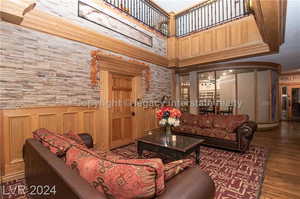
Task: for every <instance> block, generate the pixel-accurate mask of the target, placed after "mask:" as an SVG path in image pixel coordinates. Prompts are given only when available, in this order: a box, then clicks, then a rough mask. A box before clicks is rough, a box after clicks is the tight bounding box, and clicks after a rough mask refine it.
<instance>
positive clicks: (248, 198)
mask: <svg viewBox="0 0 300 199" xmlns="http://www.w3.org/2000/svg"><path fill="white" fill-rule="evenodd" d="M136 149H137V148H136V145H135V144H131V145H128V146H125V147H121V148H117V149H115V150H113V152H114V153H116V154H118V155H121V156H123V157H124V158H131V159H132V158H137V157H138V155H137V150H136ZM143 156H144V157H145V158H157V157H159V158H161V159H162V160H163V162H164V163H168V162H170V161H172V160H171V159H170V158H168V157H167V156H165V155H163V154H157V153H153V152H149V151H144V153H143ZM194 156H195V155H193V154H192V155H190V156H188V157H187V158H190V159H193V160H194V165H195V166H196V164H195V157H194ZM266 159H267V150H266V149H265V148H264V147H260V146H250V148H249V150H248V151H247V152H246V153H245V154H240V153H236V152H231V151H226V150H221V149H215V148H209V147H201V150H200V160H201V162H200V168H201V169H203V170H204V171H205V172H207V173H208V174H209V175H210V177H211V178H212V179H213V181H214V183H215V186H216V195H215V199H258V198H259V196H260V190H261V186H262V183H263V178H264V170H265V164H266Z"/></svg>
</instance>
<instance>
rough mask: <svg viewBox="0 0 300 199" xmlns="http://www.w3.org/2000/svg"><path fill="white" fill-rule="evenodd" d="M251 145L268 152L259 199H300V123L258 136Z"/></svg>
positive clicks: (292, 123) (291, 123) (286, 124)
mask: <svg viewBox="0 0 300 199" xmlns="http://www.w3.org/2000/svg"><path fill="white" fill-rule="evenodd" d="M253 144H256V145H261V146H265V147H267V148H268V149H269V158H268V162H267V168H266V173H265V180H264V184H263V187H262V193H261V197H260V199H300V122H282V123H281V127H280V128H278V129H276V130H272V131H265V132H257V133H256V135H255V137H254V141H253Z"/></svg>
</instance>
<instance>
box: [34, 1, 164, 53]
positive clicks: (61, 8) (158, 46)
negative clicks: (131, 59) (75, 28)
mask: <svg viewBox="0 0 300 199" xmlns="http://www.w3.org/2000/svg"><path fill="white" fill-rule="evenodd" d="M82 1H83V2H86V3H88V4H89V5H92V6H93V7H95V8H96V9H98V10H100V11H102V12H104V13H106V14H108V15H110V16H113V17H115V18H117V19H119V20H120V21H123V22H124V23H126V24H129V25H130V26H132V27H135V28H136V29H138V30H140V31H142V32H144V33H146V34H147V35H149V36H151V37H153V46H152V47H149V46H147V45H144V44H142V43H140V42H137V41H135V40H133V39H130V38H128V37H126V36H124V35H121V34H119V33H116V32H114V31H111V30H109V29H107V28H105V27H102V26H100V25H97V24H95V23H92V22H89V21H87V20H85V19H83V18H81V17H78V0H64V1H57V0H37V1H36V2H37V9H41V10H43V11H45V12H47V13H50V14H53V15H55V16H59V17H62V18H64V19H66V20H68V21H71V22H73V23H75V24H78V25H80V26H82V27H86V28H89V29H92V30H94V31H97V32H99V33H101V34H104V35H107V36H110V37H114V38H116V39H119V40H122V41H125V42H127V43H130V44H132V45H135V46H138V47H141V48H145V49H147V50H149V51H151V52H154V53H156V54H159V55H162V56H165V55H166V53H167V49H166V46H167V40H166V37H163V36H161V35H160V34H158V33H155V32H153V31H147V30H145V29H144V28H142V27H141V26H140V25H137V24H135V23H133V22H130V21H128V20H127V19H125V18H124V17H123V16H124V13H122V12H120V11H118V9H113V10H111V9H108V8H107V6H99V4H97V3H94V2H95V1H92V0H82ZM98 1H99V2H102V0H98ZM105 5H106V4H105ZM122 15H123V16H122ZM103 20H105V19H103ZM133 20H134V19H133ZM141 24H142V23H141ZM106 25H107V24H106ZM111 26H114V24H111ZM143 26H144V25H143ZM119 28H122V27H119ZM127 31H128V30H126V29H121V30H120V32H123V33H126V32H127ZM132 37H133V38H134V35H132Z"/></svg>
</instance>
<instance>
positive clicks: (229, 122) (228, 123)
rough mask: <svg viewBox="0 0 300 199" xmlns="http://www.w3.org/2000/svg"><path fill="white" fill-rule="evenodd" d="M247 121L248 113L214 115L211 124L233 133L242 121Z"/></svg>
mask: <svg viewBox="0 0 300 199" xmlns="http://www.w3.org/2000/svg"><path fill="white" fill-rule="evenodd" d="M247 121H249V116H248V115H215V116H214V122H213V126H214V128H217V129H223V130H226V131H227V132H228V133H233V132H234V131H235V130H236V129H237V128H238V127H239V126H241V125H242V124H243V123H245V122H247Z"/></svg>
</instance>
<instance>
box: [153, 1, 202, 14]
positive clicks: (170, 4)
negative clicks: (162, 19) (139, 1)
mask: <svg viewBox="0 0 300 199" xmlns="http://www.w3.org/2000/svg"><path fill="white" fill-rule="evenodd" d="M152 1H153V2H155V3H156V4H158V5H159V6H160V7H162V8H163V9H164V10H165V11H167V12H172V11H173V12H179V11H181V10H184V9H186V8H189V7H191V6H193V5H195V4H197V3H200V2H203V1H206V0H152Z"/></svg>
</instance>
